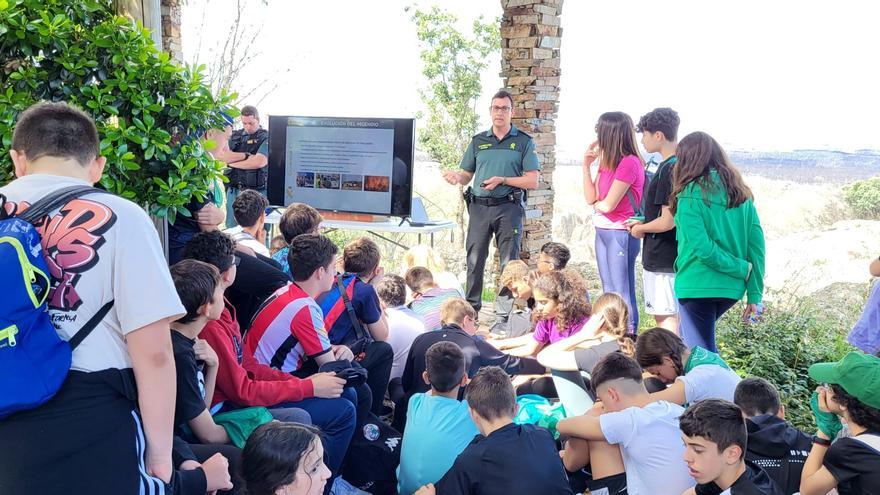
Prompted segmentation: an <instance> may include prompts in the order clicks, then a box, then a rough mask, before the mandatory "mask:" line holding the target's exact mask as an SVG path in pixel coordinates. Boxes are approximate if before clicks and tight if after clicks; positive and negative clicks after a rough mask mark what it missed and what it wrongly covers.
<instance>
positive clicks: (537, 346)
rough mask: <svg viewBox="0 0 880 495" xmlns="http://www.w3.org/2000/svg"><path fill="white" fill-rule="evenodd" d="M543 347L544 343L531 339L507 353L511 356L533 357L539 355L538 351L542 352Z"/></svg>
mask: <svg viewBox="0 0 880 495" xmlns="http://www.w3.org/2000/svg"><path fill="white" fill-rule="evenodd" d="M543 347H544V344H543V343H541V342H538V341H537V340H535V339H531V338H530V339H529V340H527V341H526V342H525V343H523V344H522V345H520V346H517V347H513V348H511V349H508V350H507V353H508V354H510V355H511V356H519V357H531V356H534V355H536V354H538V351H540V350H541V349H542V348H543Z"/></svg>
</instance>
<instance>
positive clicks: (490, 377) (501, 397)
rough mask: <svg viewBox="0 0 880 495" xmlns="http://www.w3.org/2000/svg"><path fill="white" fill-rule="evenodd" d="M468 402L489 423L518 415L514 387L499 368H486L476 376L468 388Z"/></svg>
mask: <svg viewBox="0 0 880 495" xmlns="http://www.w3.org/2000/svg"><path fill="white" fill-rule="evenodd" d="M467 401H468V406H470V408H471V409H473V410H474V411H476V413H477V414H479V415H480V416H481V417H482V418H484V419H487V420H489V421H491V420H493V419H501V418H513V416H514V414H516V394H514V392H513V385H511V383H510V378H509V377H508V376H507V373H505V372H504V370H502V369H501V368H499V367H498V366H486V367H484V368H481V369H480V371H478V372H477V374H476V375H474V377H473V379H472V380H471V381H470V383H468V386H467Z"/></svg>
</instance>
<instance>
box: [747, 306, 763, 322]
mask: <svg viewBox="0 0 880 495" xmlns="http://www.w3.org/2000/svg"><path fill="white" fill-rule="evenodd" d="M762 314H764V305H763V304H762V303H758V304H757V307H756V308H755V312H754V313H753V314H751V315H749V323H751V324H755V323H758V320H760V319H761V315H762Z"/></svg>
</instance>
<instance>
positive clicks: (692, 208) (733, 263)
mask: <svg viewBox="0 0 880 495" xmlns="http://www.w3.org/2000/svg"><path fill="white" fill-rule="evenodd" d="M705 208H706V206H705V205H704V204H703V201H702V199H700V198H692V197H688V196H684V195H679V198H678V206H677V209H676V212H675V222H676V227H677V230H676V234H675V235H676V236H677V237H678V239H679V243H684V244H687V245H689V246H691V247H692V248H693V250H694V255H696V257H697V259H699V260H700V261H701V262H703V263H704V264H705V265H706V266H708V267H709V268H711V269H712V270H715V271H716V272H719V273H723V274H725V275H728V276H730V277H734V278H738V279H741V280H747V279H748V275H749V263H748V262H747V261H746V260H744V259H741V258H737V257H736V256H734V255H732V254H730V253H729V252H727V251H726V250H725V249H724V248H722V247H721V246H720V245H719V244H718V243H717V242H715V241H714V240H713V239H712V238H711V237H709V233H708V232H707V231H706V225H705V224H704V223H703V215H702V214H701V210H703V209H705Z"/></svg>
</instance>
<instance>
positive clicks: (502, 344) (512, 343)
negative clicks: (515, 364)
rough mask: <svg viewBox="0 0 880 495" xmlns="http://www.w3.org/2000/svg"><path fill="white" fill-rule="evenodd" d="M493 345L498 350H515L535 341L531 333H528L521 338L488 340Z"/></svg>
mask: <svg viewBox="0 0 880 495" xmlns="http://www.w3.org/2000/svg"><path fill="white" fill-rule="evenodd" d="M486 340H487V341H488V342H490V343H491V344H492V345H494V346H495V347H497V348H498V350H501V351H503V350H505V349H513V348H514V347H519V346H522V345H525V344H528V343H530V342H535V339H534V338H533V337H532V334H531V333H527V334H525V335H520V336H519V337H510V338H509V339H486Z"/></svg>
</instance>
